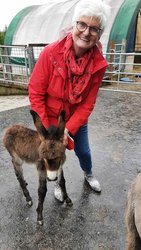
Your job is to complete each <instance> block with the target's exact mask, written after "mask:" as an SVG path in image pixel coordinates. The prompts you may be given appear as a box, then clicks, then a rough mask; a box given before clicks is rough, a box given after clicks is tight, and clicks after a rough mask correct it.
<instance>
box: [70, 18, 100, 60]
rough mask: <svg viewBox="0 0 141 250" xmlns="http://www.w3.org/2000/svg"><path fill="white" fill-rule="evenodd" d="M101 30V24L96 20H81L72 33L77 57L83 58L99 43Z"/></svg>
mask: <svg viewBox="0 0 141 250" xmlns="http://www.w3.org/2000/svg"><path fill="white" fill-rule="evenodd" d="M88 26H89V27H88ZM99 29H100V23H99V21H98V20H97V19H96V18H94V17H86V16H85V17H81V18H79V20H78V22H76V23H75V25H74V26H73V31H72V37H73V46H74V51H75V54H76V56H78V57H80V56H82V55H83V54H84V53H85V52H86V51H87V50H88V49H90V48H92V47H93V46H94V45H95V44H96V43H97V42H98V40H99V38H100V35H101V30H99ZM83 30H84V31H83Z"/></svg>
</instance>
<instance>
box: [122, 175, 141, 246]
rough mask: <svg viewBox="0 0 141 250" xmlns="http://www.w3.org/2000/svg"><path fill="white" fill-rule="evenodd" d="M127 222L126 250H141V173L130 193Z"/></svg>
mask: <svg viewBox="0 0 141 250" xmlns="http://www.w3.org/2000/svg"><path fill="white" fill-rule="evenodd" d="M125 222H126V227H127V246H126V250H141V173H140V174H138V175H137V177H136V178H135V179H134V181H133V183H132V185H131V188H130V190H129V192H128V198H127V206H126V212H125Z"/></svg>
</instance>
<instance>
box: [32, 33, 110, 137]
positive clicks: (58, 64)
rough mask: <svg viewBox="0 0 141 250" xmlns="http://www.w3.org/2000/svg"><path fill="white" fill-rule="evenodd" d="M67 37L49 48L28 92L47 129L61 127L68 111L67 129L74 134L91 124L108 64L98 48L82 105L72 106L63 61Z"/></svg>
mask: <svg viewBox="0 0 141 250" xmlns="http://www.w3.org/2000/svg"><path fill="white" fill-rule="evenodd" d="M65 40H66V38H64V39H63V40H62V41H60V42H55V43H53V44H50V45H48V46H46V47H45V48H44V49H43V51H42V52H41V54H40V57H39V59H38V61H37V63H36V65H35V67H34V70H33V72H32V75H31V78H30V81H29V85H28V91H29V100H30V103H31V108H32V109H33V110H34V111H36V112H37V113H38V115H39V116H40V118H41V120H42V122H43V124H44V126H45V127H46V128H47V127H48V126H49V125H50V124H54V125H56V124H57V121H58V116H59V113H60V111H61V110H62V109H65V111H66V121H67V122H66V128H67V129H68V130H69V132H70V133H71V134H72V135H74V134H75V133H76V132H77V130H78V129H79V127H80V126H82V125H84V124H86V123H87V121H88V117H89V115H90V114H91V112H92V110H93V108H94V105H95V102H96V97H97V93H98V89H99V87H100V84H101V81H102V79H103V76H104V73H105V70H106V67H107V62H106V60H105V58H104V57H103V55H102V54H101V52H100V51H99V49H98V48H97V46H95V48H94V58H95V60H94V65H93V75H92V79H91V81H90V82H89V84H88V86H86V88H85V89H84V90H83V91H82V93H81V96H82V100H81V102H80V103H76V104H73V105H72V104H70V103H69V100H68V92H67V91H68V90H67V87H65V86H66V85H65V79H66V74H67V72H66V66H65V63H64V59H63V52H64V43H65Z"/></svg>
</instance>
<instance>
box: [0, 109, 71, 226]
mask: <svg viewBox="0 0 141 250" xmlns="http://www.w3.org/2000/svg"><path fill="white" fill-rule="evenodd" d="M30 112H31V115H32V117H33V120H34V124H35V127H36V129H37V131H35V130H32V129H30V128H27V127H24V126H22V125H13V126H11V127H9V128H7V130H6V132H5V135H4V138H3V142H4V145H5V147H6V149H7V150H8V152H9V154H10V155H11V157H12V163H13V166H14V170H15V174H16V176H17V179H18V181H19V183H20V186H21V188H22V190H23V194H24V196H25V198H26V201H27V203H28V205H29V206H32V198H31V196H30V194H29V191H28V189H27V183H26V181H25V180H24V177H23V169H22V164H23V162H27V163H35V164H36V166H37V171H38V175H39V187H38V206H37V222H38V224H40V225H42V224H43V215H42V213H43V203H44V199H45V196H46V192H47V180H49V181H56V180H57V182H58V185H59V186H60V188H61V192H62V196H63V201H66V203H67V204H68V205H72V202H71V200H70V198H69V197H68V194H67V191H66V185H65V179H64V174H63V169H62V165H63V163H64V162H65V159H66V156H65V149H66V148H65V146H64V145H63V135H64V129H65V112H64V111H62V112H61V113H60V116H59V119H58V126H57V127H55V126H50V127H49V128H48V129H46V128H45V127H44V126H43V124H42V122H41V120H40V118H39V116H38V115H37V113H36V112H35V111H33V110H31V111H30Z"/></svg>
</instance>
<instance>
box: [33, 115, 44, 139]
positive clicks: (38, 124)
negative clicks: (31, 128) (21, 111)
mask: <svg viewBox="0 0 141 250" xmlns="http://www.w3.org/2000/svg"><path fill="white" fill-rule="evenodd" d="M30 114H31V115H32V118H33V121H34V125H35V127H36V129H37V131H38V133H39V135H40V138H41V139H45V138H46V136H47V130H46V128H45V127H44V126H43V124H42V122H41V119H40V117H39V115H38V114H37V113H36V112H35V111H34V110H30Z"/></svg>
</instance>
